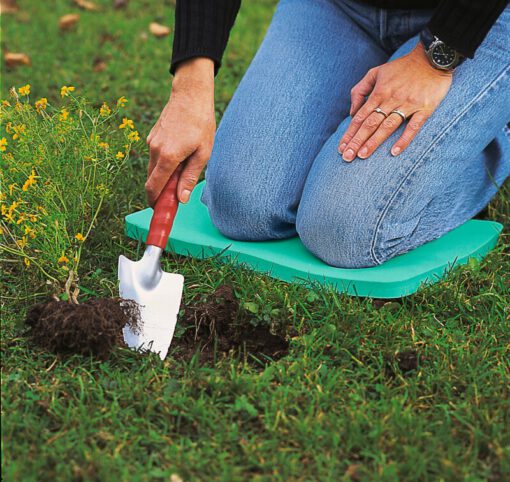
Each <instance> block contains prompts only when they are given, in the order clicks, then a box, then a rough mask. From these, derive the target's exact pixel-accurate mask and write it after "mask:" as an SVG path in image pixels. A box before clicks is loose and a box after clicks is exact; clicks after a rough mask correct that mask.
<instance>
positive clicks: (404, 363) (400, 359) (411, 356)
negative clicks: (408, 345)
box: [385, 349, 423, 378]
mask: <svg viewBox="0 0 510 482" xmlns="http://www.w3.org/2000/svg"><path fill="white" fill-rule="evenodd" d="M385 359H386V366H385V371H386V375H387V376H388V377H389V378H394V377H395V376H396V375H397V372H398V371H399V370H400V372H401V373H402V374H403V375H404V376H405V375H409V374H411V373H412V372H413V371H415V370H417V369H418V367H419V364H420V362H421V361H423V357H422V356H420V354H419V353H418V352H417V351H416V350H413V349H407V350H404V351H401V352H399V353H397V354H395V355H386V356H385Z"/></svg>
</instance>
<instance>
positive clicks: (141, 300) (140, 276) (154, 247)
mask: <svg viewBox="0 0 510 482" xmlns="http://www.w3.org/2000/svg"><path fill="white" fill-rule="evenodd" d="M180 172H181V169H177V170H176V171H174V173H173V174H172V177H171V178H170V179H169V181H168V182H167V184H166V186H165V188H164V189H163V191H162V192H161V194H160V195H159V197H158V199H157V201H156V204H155V206H154V213H153V215H152V220H151V224H150V227H149V233H148V235H147V241H146V249H145V253H144V255H143V257H142V259H141V260H140V261H131V260H130V259H128V258H126V257H125V256H119V281H120V283H119V293H120V296H121V298H124V299H126V300H134V301H136V302H137V303H138V304H139V306H140V323H139V326H138V327H137V328H131V327H129V326H126V327H125V328H124V340H125V342H126V344H127V345H128V346H129V347H131V348H136V349H141V350H149V351H152V352H154V353H159V356H160V357H161V359H162V360H163V359H164V358H165V357H166V354H167V352H168V348H169V346H170V343H171V341H172V337H173V335H174V329H175V325H176V323H177V314H178V313H179V307H180V304H181V297H182V289H183V285H184V277H183V276H182V275H180V274H176V273H165V272H163V270H162V269H161V262H160V259H161V254H162V253H163V250H164V249H165V247H166V244H167V241H168V236H169V235H170V230H171V229H172V224H173V222H174V218H175V214H176V213H177V207H178V204H179V201H178V199H177V181H178V180H179V175H180Z"/></svg>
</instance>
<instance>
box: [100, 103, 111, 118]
mask: <svg viewBox="0 0 510 482" xmlns="http://www.w3.org/2000/svg"><path fill="white" fill-rule="evenodd" d="M111 112H112V110H111V109H110V108H109V107H108V104H107V103H106V102H103V105H102V106H101V109H99V113H100V114H101V115H102V116H103V117H107V116H108V115H110V113H111Z"/></svg>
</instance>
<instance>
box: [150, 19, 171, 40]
mask: <svg viewBox="0 0 510 482" xmlns="http://www.w3.org/2000/svg"><path fill="white" fill-rule="evenodd" d="M149 31H150V33H151V34H152V35H154V36H155V37H158V38H160V37H166V36H167V35H169V34H170V29H169V28H168V27H167V26H166V25H161V24H160V23H157V22H151V24H150V25H149Z"/></svg>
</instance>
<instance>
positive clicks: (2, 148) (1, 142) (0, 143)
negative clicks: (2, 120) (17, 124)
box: [0, 137, 7, 152]
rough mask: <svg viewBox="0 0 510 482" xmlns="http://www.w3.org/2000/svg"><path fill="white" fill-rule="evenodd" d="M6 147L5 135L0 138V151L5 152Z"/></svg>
mask: <svg viewBox="0 0 510 482" xmlns="http://www.w3.org/2000/svg"><path fill="white" fill-rule="evenodd" d="M6 149H7V139H6V138H5V137H2V138H1V139H0V151H2V152H5V150H6Z"/></svg>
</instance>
